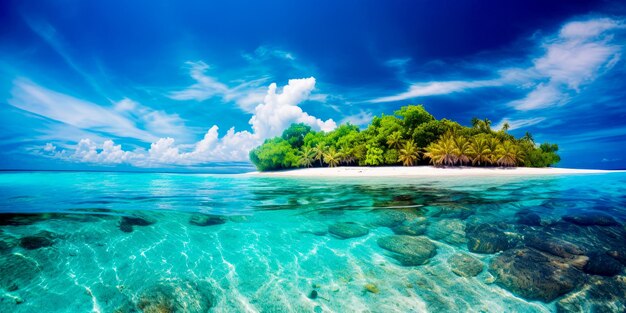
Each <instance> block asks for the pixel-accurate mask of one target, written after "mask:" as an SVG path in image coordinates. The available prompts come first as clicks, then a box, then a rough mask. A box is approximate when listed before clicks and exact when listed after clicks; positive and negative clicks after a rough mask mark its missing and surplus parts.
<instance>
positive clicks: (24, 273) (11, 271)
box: [0, 253, 41, 291]
mask: <svg viewBox="0 0 626 313" xmlns="http://www.w3.org/2000/svg"><path fill="white" fill-rule="evenodd" d="M40 271H41V268H40V267H39V265H38V264H37V262H35V261H34V260H33V259H31V258H28V257H26V256H23V255H21V254H18V253H12V254H9V255H6V256H4V257H2V258H0V288H4V289H6V290H8V291H15V290H18V289H19V288H22V287H24V286H26V285H27V284H28V283H29V282H30V281H31V280H32V279H33V278H35V277H36V276H37V275H38V274H39V272H40Z"/></svg>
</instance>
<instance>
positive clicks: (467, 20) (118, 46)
mask: <svg viewBox="0 0 626 313" xmlns="http://www.w3.org/2000/svg"><path fill="white" fill-rule="evenodd" d="M0 21H2V22H1V23H0V168H2V169H105V170H111V169H113V170H115V169H120V170H134V169H142V170H145V169H172V170H205V169H206V168H207V167H210V168H215V167H216V166H217V167H221V168H234V169H235V170H236V169H238V168H245V167H247V166H249V165H247V164H246V163H245V162H246V160H247V152H248V150H249V149H251V148H252V147H254V146H256V145H258V144H259V143H260V142H262V140H263V139H265V138H268V137H271V136H274V135H277V134H280V132H281V131H282V129H283V128H284V127H286V126H288V125H289V124H290V123H292V122H304V123H307V124H310V125H312V126H313V127H314V128H315V129H322V130H330V129H332V128H334V127H335V126H336V125H338V124H340V123H343V122H347V121H349V122H352V123H354V124H359V125H363V124H365V123H367V122H368V121H369V120H370V119H371V117H372V116H373V115H379V114H381V113H387V114H389V113H391V112H393V111H394V110H396V109H398V108H399V107H400V106H402V105H406V104H424V105H425V106H426V108H427V109H428V110H429V111H430V112H432V113H433V114H434V115H435V116H436V117H437V118H449V119H454V120H457V121H459V122H461V123H464V124H469V121H470V119H471V118H472V117H474V116H477V117H480V118H489V119H491V120H492V121H493V123H494V125H496V126H498V125H501V124H502V123H503V122H504V121H508V122H509V124H510V125H511V126H512V127H511V129H512V133H513V134H516V135H521V134H523V133H525V132H526V131H530V132H532V133H533V134H534V136H535V139H536V140H538V141H541V142H543V141H550V142H556V143H558V144H559V145H560V147H561V155H562V158H563V161H562V162H561V163H560V164H559V166H562V167H578V168H626V148H624V147H626V122H624V121H626V106H625V105H624V104H625V103H626V63H625V61H624V58H626V57H625V56H624V50H625V47H624V45H625V44H626V5H624V4H622V3H621V2H620V1H567V2H561V1H515V2H511V1H507V2H506V3H504V2H502V1H480V2H479V3H477V2H476V1H271V2H267V3H261V2H252V1H224V2H222V3H217V2H209V1H202V2H200V1H198V2H197V3H193V2H186V3H184V4H183V3H181V2H176V1H132V2H129V1H90V2H87V1H67V0H66V1H29V0H26V1H2V3H1V4H0ZM233 160H235V161H241V163H234V164H233V163H231V161H233Z"/></svg>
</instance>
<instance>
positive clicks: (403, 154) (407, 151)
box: [398, 139, 420, 166]
mask: <svg viewBox="0 0 626 313" xmlns="http://www.w3.org/2000/svg"><path fill="white" fill-rule="evenodd" d="M419 157H420V155H419V148H417V146H416V145H415V143H414V142H413V140H412V139H411V140H408V141H406V142H404V146H403V147H402V149H400V155H399V156H398V161H401V162H402V165H404V166H413V164H414V163H415V161H417V160H418V159H419Z"/></svg>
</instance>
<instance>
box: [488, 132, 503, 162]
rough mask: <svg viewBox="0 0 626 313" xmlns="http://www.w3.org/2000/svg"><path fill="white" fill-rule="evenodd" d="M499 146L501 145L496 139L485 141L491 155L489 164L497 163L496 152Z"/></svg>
mask: <svg viewBox="0 0 626 313" xmlns="http://www.w3.org/2000/svg"><path fill="white" fill-rule="evenodd" d="M501 144H502V143H501V142H500V140H498V138H495V137H489V138H488V139H487V147H488V148H489V150H490V151H491V153H490V154H489V163H491V164H496V162H498V155H497V150H498V146H500V145H501Z"/></svg>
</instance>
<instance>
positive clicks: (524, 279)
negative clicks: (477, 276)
mask: <svg viewBox="0 0 626 313" xmlns="http://www.w3.org/2000/svg"><path fill="white" fill-rule="evenodd" d="M489 271H490V272H491V273H492V274H493V275H494V276H495V277H496V283H497V284H498V285H500V286H502V287H504V288H506V289H507V290H509V291H511V292H512V293H514V294H517V295H519V296H522V297H524V298H526V299H528V300H541V301H544V302H551V301H552V300H554V299H556V298H558V297H560V296H562V295H564V294H566V293H568V292H570V291H572V290H574V289H575V288H577V287H578V286H579V285H580V284H581V283H582V282H583V280H584V274H583V273H582V272H580V271H579V270H577V269H576V268H575V267H573V266H572V265H570V264H568V263H567V262H565V261H564V260H563V259H561V258H558V257H555V256H551V255H549V254H545V253H542V252H540V251H537V250H535V249H530V248H523V249H512V250H507V251H505V252H503V253H502V254H500V255H498V256H496V257H495V258H494V259H493V260H492V262H491V264H490V266H489Z"/></svg>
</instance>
